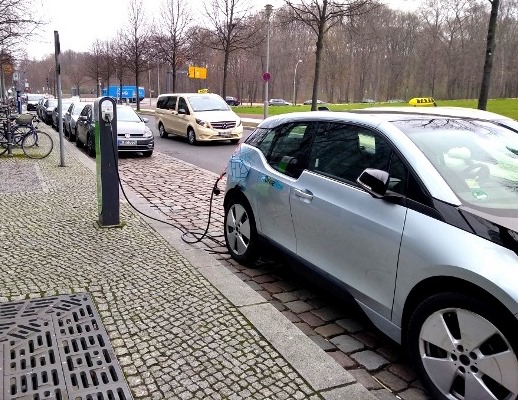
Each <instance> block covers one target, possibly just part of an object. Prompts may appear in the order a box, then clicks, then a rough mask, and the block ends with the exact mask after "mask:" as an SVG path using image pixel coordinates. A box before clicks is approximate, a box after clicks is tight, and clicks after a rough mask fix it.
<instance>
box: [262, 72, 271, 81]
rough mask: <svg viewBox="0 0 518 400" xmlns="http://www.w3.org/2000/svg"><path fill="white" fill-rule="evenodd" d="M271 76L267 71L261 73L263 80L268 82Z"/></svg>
mask: <svg viewBox="0 0 518 400" xmlns="http://www.w3.org/2000/svg"><path fill="white" fill-rule="evenodd" d="M271 77H272V76H271V75H270V73H269V72H265V73H264V74H263V81H265V82H268V81H269V80H270V79H271Z"/></svg>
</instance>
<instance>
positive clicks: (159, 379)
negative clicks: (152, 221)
mask: <svg viewBox="0 0 518 400" xmlns="http://www.w3.org/2000/svg"><path fill="white" fill-rule="evenodd" d="M54 137H55V135H54ZM58 148H59V146H58V143H56V146H55V149H54V151H53V152H52V154H51V155H50V157H48V158H46V159H44V160H30V159H27V158H25V157H23V155H20V153H18V152H15V156H14V157H12V158H6V157H0V182H2V185H1V186H0V195H1V199H2V201H0V213H1V215H2V220H3V221H2V229H1V230H0V254H2V257H1V258H0V302H8V301H15V300H20V299H28V298H39V297H44V296H51V295H57V294H69V293H81V292H89V293H91V296H92V298H93V300H94V302H95V304H96V307H97V309H98V311H99V314H100V316H101V318H102V321H103V323H104V325H105V327H106V329H107V332H108V334H109V336H110V340H111V343H112V345H113V348H114V350H115V353H116V355H117V357H118V361H119V363H120V365H121V367H122V369H123V372H124V374H125V376H126V379H127V381H128V384H129V386H130V388H131V390H132V392H133V395H134V397H135V398H137V399H164V398H174V399H223V398H224V399H240V398H256V399H265V398H272V399H320V398H326V399H335V398H336V399H337V398H362V399H366V398H368V397H370V395H369V393H368V392H367V391H365V389H364V388H363V387H361V385H359V384H358V383H356V381H355V380H354V379H353V378H350V375H349V374H341V376H339V379H338V380H337V381H335V382H330V381H331V380H330V379H328V377H327V376H325V377H324V378H325V379H328V382H321V383H322V384H321V385H320V384H319V381H318V380H315V381H314V382H313V383H312V384H311V385H310V384H309V383H308V379H307V378H306V377H302V376H301V374H300V373H299V372H298V370H297V369H295V368H294V367H293V366H292V364H293V362H288V361H287V360H286V358H285V357H283V356H282V355H281V354H280V353H279V351H277V350H276V349H275V348H274V347H273V346H272V345H271V342H272V341H273V339H275V338H274V337H273V335H272V338H273V339H271V340H270V339H268V340H267V339H265V337H264V336H263V334H262V333H261V332H259V331H258V330H257V329H256V328H255V326H254V325H253V324H252V323H251V318H252V317H253V313H254V305H253V304H252V305H251V306H249V307H241V308H239V309H238V308H237V307H236V306H235V305H233V304H232V303H231V301H229V300H228V298H227V297H225V296H223V295H222V293H221V291H220V290H219V289H218V288H216V287H215V286H214V285H213V284H211V283H210V282H209V281H208V280H207V279H206V278H205V275H203V272H200V271H202V270H203V269H204V268H195V267H193V265H192V264H191V263H190V262H189V261H187V259H186V258H184V257H183V256H182V254H180V252H179V251H177V250H176V249H175V248H174V247H173V246H171V245H170V243H169V242H168V241H167V240H166V239H165V238H164V237H163V236H162V235H160V234H158V233H157V232H156V231H155V230H153V229H151V228H150V225H149V224H148V223H147V222H145V221H144V220H143V219H141V218H140V217H139V216H138V215H136V214H135V213H134V212H133V211H132V210H131V209H130V208H129V206H128V204H127V203H123V204H122V206H121V221H124V224H123V227H120V228H111V229H100V228H98V227H97V226H96V224H95V221H96V220H97V204H96V183H95V176H94V174H93V173H92V171H91V170H90V169H89V168H87V167H86V166H85V165H84V164H82V163H80V162H79V161H78V158H76V156H74V155H73V153H69V154H68V156H67V166H66V167H59V166H58V164H59V153H58ZM74 151H75V150H74ZM71 154H72V155H71ZM79 156H80V154H78V156H77V157H79ZM84 157H85V156H84ZM89 162H91V161H89ZM160 162H166V163H167V164H166V165H163V166H162V167H163V169H162V177H161V178H160V179H161V180H166V179H167V178H168V176H174V177H176V180H178V178H180V177H182V176H184V175H186V174H187V175H188V174H189V173H192V172H193V168H192V167H191V166H187V165H183V164H179V163H176V162H175V161H174V160H172V159H166V158H164V157H162V156H160V155H157V157H156V158H153V159H152V162H151V164H152V165H153V166H156V167H158V166H159V164H160ZM91 163H92V164H93V162H91ZM121 164H122V165H123V175H124V177H125V178H124V179H125V180H126V181H127V180H129V177H130V176H132V178H131V181H132V182H134V183H139V184H142V185H143V186H142V189H141V190H142V191H145V192H146V196H147V197H149V199H150V201H151V202H152V203H153V204H154V205H155V206H157V207H159V206H160V207H163V208H164V211H166V212H171V210H172V209H173V208H174V207H177V205H178V204H180V205H181V208H182V210H184V209H185V210H186V211H185V212H184V215H185V216H184V217H183V218H182V219H181V222H182V223H184V224H189V223H194V222H196V221H197V220H202V219H203V218H204V217H205V215H206V210H205V209H203V208H202V207H198V205H197V203H198V202H200V203H206V199H205V198H204V196H203V195H202V194H201V193H200V194H199V196H195V195H193V196H191V197H189V198H186V199H185V201H184V202H181V203H179V202H177V201H175V199H177V198H178V196H175V197H174V198H173V199H172V202H171V203H168V202H167V198H165V197H164V198H163V197H161V196H162V195H161V194H160V187H161V186H162V185H161V184H160V183H158V182H159V178H158V176H154V174H153V173H152V171H151V170H150V169H149V168H150V167H151V164H145V163H144V160H143V159H138V158H137V159H134V160H132V159H125V160H122V162H121ZM198 178H199V177H196V179H198ZM211 180H212V176H209V175H207V176H206V177H205V184H206V185H208V184H210V182H211ZM152 182H155V183H158V184H157V185H156V186H153V185H151V183H152ZM192 183H194V176H193V177H192V179H191V184H192ZM168 185H170V186H171V187H170V189H171V190H172V189H173V188H174V185H175V184H174V183H173V181H170V182H169V183H168ZM176 185H180V183H178V184H176ZM135 187H136V188H137V186H135ZM204 192H205V191H204ZM166 205H167V207H168V210H169V211H168V210H166V208H165V207H166ZM182 212H183V211H182ZM188 215H190V216H188ZM198 251H199V250H198ZM199 252H201V251H199ZM201 253H203V252H201ZM209 269H210V268H207V267H205V270H209ZM215 269H217V268H215ZM219 269H223V271H226V270H225V269H224V268H222V267H221V266H219ZM226 273H227V274H228V275H230V276H232V274H230V273H229V272H228V271H226ZM223 277H224V275H223ZM234 279H236V278H234ZM236 280H237V279H236ZM244 286H246V285H244ZM247 290H249V291H250V292H251V293H253V294H255V293H254V292H253V291H251V290H250V289H249V288H247ZM258 298H260V297H259V296H258ZM265 306H268V307H270V306H269V304H268V303H267V302H264V305H260V307H259V308H258V309H259V310H262V309H264V310H266V309H267V308H268V307H265ZM247 310H248V311H247ZM274 311H275V313H277V314H278V312H277V311H276V310H274ZM245 313H248V314H246V316H245ZM279 316H280V314H279ZM280 317H281V318H282V320H285V319H284V318H283V317H282V316H280ZM267 322H268V323H272V324H274V323H275V322H276V321H267ZM281 322H282V321H281ZM254 324H255V323H254ZM292 336H293V335H292ZM295 336H296V335H295ZM301 336H303V335H301ZM288 339H292V337H288ZM310 344H311V343H310ZM1 345H2V344H1V343H0V346H1ZM289 345H290V343H288V344H286V346H287V347H289ZM311 346H313V344H311ZM311 346H310V347H311ZM313 347H314V348H315V349H316V350H317V351H318V352H319V353H321V354H322V356H323V358H322V359H324V358H325V359H329V358H328V357H327V356H326V355H325V353H323V352H321V351H320V349H318V348H317V347H316V346H313ZM0 350H1V348H0ZM308 350H311V349H309V348H308ZM0 353H1V351H0ZM301 360H303V357H302V356H301ZM329 360H330V361H331V363H332V364H333V365H336V363H334V362H332V360H331V359H329ZM324 361H325V360H324ZM304 362H305V363H308V361H307V360H305V361H304ZM317 363H318V361H317ZM308 364H309V363H308ZM324 364H325V363H324ZM0 365H1V364H0ZM322 365H323V364H322ZM337 369H338V370H339V369H340V368H339V367H338V368H337ZM315 382H316V383H315ZM326 385H327V387H330V386H335V387H337V389H334V390H331V391H328V392H326V391H325V388H326ZM322 389H324V390H322ZM343 390H347V393H350V395H349V396H346V397H340V393H343ZM362 390H363V391H364V392H365V393H366V394H367V395H369V396H367V397H366V396H365V393H363V392H362ZM0 392H1V391H0ZM356 392H357V393H358V397H357V396H356V395H355V394H354V393H356ZM362 393H363V394H362Z"/></svg>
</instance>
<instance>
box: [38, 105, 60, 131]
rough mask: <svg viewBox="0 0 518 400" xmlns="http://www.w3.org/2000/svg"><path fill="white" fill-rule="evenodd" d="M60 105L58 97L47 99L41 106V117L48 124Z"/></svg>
mask: <svg viewBox="0 0 518 400" xmlns="http://www.w3.org/2000/svg"><path fill="white" fill-rule="evenodd" d="M57 105H58V99H45V101H44V102H43V104H42V105H41V108H40V119H41V120H42V121H43V122H45V123H46V124H47V125H50V124H51V123H52V113H53V112H54V108H56V107H57Z"/></svg>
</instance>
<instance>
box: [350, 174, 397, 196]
mask: <svg viewBox="0 0 518 400" xmlns="http://www.w3.org/2000/svg"><path fill="white" fill-rule="evenodd" d="M389 178H390V176H389V173H388V172H387V171H382V170H380V169H372V168H366V169H365V170H364V171H363V172H362V173H361V175H360V176H359V177H358V179H357V180H356V182H358V183H359V184H360V186H361V187H362V188H363V189H365V190H366V191H367V192H368V193H369V194H370V195H371V196H373V197H376V198H378V199H379V198H382V197H383V196H385V193H387V188H388V184H389Z"/></svg>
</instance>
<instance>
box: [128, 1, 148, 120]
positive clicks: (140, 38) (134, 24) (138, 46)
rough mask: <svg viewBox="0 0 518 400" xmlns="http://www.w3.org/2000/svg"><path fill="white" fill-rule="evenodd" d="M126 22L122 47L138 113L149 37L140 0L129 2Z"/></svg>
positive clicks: (146, 64) (146, 63)
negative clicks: (134, 92) (132, 81)
mask: <svg viewBox="0 0 518 400" xmlns="http://www.w3.org/2000/svg"><path fill="white" fill-rule="evenodd" d="M128 22H129V26H128V28H127V29H125V30H124V31H123V32H124V33H123V37H122V39H123V40H122V46H123V48H124V53H125V54H126V57H127V58H128V69H129V70H130V71H131V72H133V77H134V78H135V86H136V91H137V94H136V101H137V110H138V111H140V96H139V94H138V88H139V82H140V74H141V73H142V72H144V71H147V69H148V66H149V58H148V56H149V41H150V36H151V34H150V30H149V27H148V26H147V22H146V15H145V13H144V10H143V6H142V0H130V3H129V16H128Z"/></svg>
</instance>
